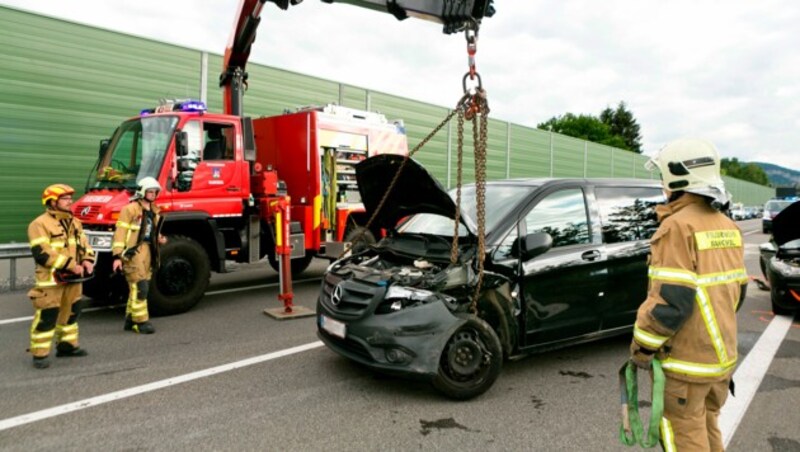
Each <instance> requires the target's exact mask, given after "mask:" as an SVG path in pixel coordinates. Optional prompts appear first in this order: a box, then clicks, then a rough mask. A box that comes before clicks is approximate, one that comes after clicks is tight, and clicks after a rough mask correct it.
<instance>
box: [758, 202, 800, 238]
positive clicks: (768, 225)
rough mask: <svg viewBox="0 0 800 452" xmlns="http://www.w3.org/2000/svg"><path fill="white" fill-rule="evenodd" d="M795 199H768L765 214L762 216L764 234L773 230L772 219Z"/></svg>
mask: <svg viewBox="0 0 800 452" xmlns="http://www.w3.org/2000/svg"><path fill="white" fill-rule="evenodd" d="M795 201H796V200H788V199H770V200H769V201H767V203H766V204H764V214H763V216H762V217H761V232H763V233H764V234H769V233H770V232H772V219H773V218H775V215H778V214H779V213H780V212H781V211H782V210H783V209H785V208H787V207H789V205H791V204H792V203H794V202H795Z"/></svg>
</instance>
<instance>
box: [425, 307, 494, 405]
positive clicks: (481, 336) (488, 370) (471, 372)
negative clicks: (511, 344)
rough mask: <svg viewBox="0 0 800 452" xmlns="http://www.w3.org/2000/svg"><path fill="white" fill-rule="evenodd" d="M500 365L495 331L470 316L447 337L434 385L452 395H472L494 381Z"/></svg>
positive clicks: (462, 396)
mask: <svg viewBox="0 0 800 452" xmlns="http://www.w3.org/2000/svg"><path fill="white" fill-rule="evenodd" d="M502 366H503V349H502V346H501V345H500V339H499V338H498V337H497V333H495V331H494V330H493V329H492V327H491V326H489V324H488V323H486V322H485V321H484V320H482V319H480V318H478V317H475V316H470V317H469V318H468V319H467V321H466V322H465V323H464V324H463V325H461V326H460V327H459V328H458V329H457V330H456V332H455V333H453V335H452V336H450V339H448V340H447V344H445V346H444V350H442V355H441V357H440V358H439V368H438V370H437V373H436V376H435V377H434V379H433V386H434V388H436V389H437V390H438V391H439V392H441V393H442V394H444V395H446V396H447V397H450V398H451V399H456V400H467V399H471V398H473V397H477V396H479V395H481V394H483V393H484V392H486V391H487V390H488V389H489V388H490V387H491V386H492V385H493V384H494V382H495V380H497V377H498V376H499V375H500V369H501V368H502Z"/></svg>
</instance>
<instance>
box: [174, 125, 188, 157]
mask: <svg viewBox="0 0 800 452" xmlns="http://www.w3.org/2000/svg"><path fill="white" fill-rule="evenodd" d="M175 153H177V154H178V157H186V156H187V155H189V134H188V133H186V132H183V131H177V132H175Z"/></svg>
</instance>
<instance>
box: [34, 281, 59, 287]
mask: <svg viewBox="0 0 800 452" xmlns="http://www.w3.org/2000/svg"><path fill="white" fill-rule="evenodd" d="M57 285H58V283H56V282H55V281H36V287H55V286H57Z"/></svg>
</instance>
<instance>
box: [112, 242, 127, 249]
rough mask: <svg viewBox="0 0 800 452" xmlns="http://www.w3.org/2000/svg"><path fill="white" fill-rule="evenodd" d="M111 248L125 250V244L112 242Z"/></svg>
mask: <svg viewBox="0 0 800 452" xmlns="http://www.w3.org/2000/svg"><path fill="white" fill-rule="evenodd" d="M111 248H125V243H124V242H114V243H113V244H112V245H111Z"/></svg>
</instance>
